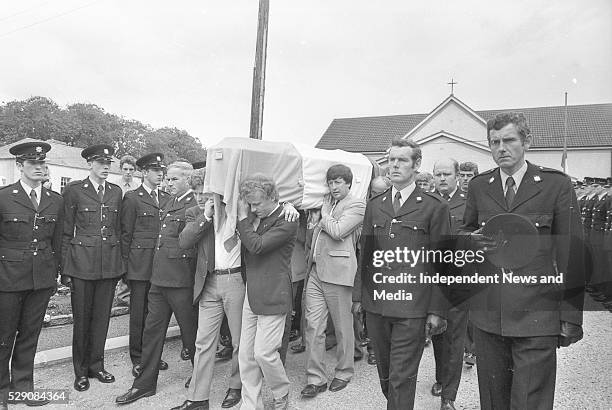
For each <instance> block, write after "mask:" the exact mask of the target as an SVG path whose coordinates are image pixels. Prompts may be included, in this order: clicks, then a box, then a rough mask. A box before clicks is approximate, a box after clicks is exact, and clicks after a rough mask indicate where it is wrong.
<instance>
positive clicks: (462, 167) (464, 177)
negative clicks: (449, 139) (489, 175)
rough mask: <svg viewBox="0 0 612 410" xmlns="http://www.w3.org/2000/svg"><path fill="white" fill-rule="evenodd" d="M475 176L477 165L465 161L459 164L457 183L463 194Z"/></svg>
mask: <svg viewBox="0 0 612 410" xmlns="http://www.w3.org/2000/svg"><path fill="white" fill-rule="evenodd" d="M476 175H478V165H476V164H475V163H473V162H469V161H467V162H462V163H461V164H459V181H460V185H461V190H462V191H463V192H467V190H468V184H469V183H470V181H471V180H472V178H474V177H475V176H476Z"/></svg>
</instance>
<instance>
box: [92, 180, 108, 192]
mask: <svg viewBox="0 0 612 410" xmlns="http://www.w3.org/2000/svg"><path fill="white" fill-rule="evenodd" d="M89 182H91V185H92V186H93V188H94V191H96V193H98V187H99V186H100V185H101V186H102V193H104V191H105V190H106V186H105V185H104V182H102V184H98V183H96V182H94V181H93V180H92V179H91V178H89Z"/></svg>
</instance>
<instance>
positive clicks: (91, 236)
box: [62, 144, 123, 391]
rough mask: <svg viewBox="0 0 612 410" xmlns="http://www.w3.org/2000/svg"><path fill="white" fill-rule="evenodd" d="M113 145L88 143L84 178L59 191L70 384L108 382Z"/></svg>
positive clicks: (114, 246) (116, 240)
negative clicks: (69, 322)
mask: <svg viewBox="0 0 612 410" xmlns="http://www.w3.org/2000/svg"><path fill="white" fill-rule="evenodd" d="M113 153H114V148H113V147H111V146H110V145H105V144H101V145H93V146H91V147H87V148H85V149H84V150H83V151H82V152H81V156H82V157H83V158H85V159H86V160H87V164H88V166H89V177H88V178H86V179H84V180H82V181H75V182H72V183H70V184H69V185H68V186H66V189H65V190H64V230H63V241H62V258H63V263H62V269H63V271H62V282H63V283H64V284H67V285H68V286H70V289H71V302H72V314H73V317H74V330H73V337H72V362H73V365H74V373H75V376H76V377H75V381H74V388H75V389H76V390H78V391H84V390H87V389H89V380H88V378H89V377H92V378H96V379H98V380H99V381H100V382H102V383H113V382H114V381H115V377H114V376H113V375H112V374H110V373H109V372H107V371H106V370H105V369H104V344H105V342H106V334H107V332H108V323H109V320H110V313H111V307H112V305H113V296H114V293H115V285H116V284H117V280H118V279H119V278H120V277H121V275H122V273H123V268H122V263H121V238H120V235H121V221H120V215H121V197H122V196H121V188H119V187H118V186H117V185H115V184H111V183H109V182H108V181H106V178H107V177H108V172H109V169H110V165H111V162H112V160H113V159H112V158H113V157H112V155H113Z"/></svg>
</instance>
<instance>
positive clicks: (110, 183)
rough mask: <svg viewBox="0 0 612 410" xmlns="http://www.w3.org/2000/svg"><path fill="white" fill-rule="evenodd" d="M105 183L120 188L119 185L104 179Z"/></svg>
mask: <svg viewBox="0 0 612 410" xmlns="http://www.w3.org/2000/svg"><path fill="white" fill-rule="evenodd" d="M106 183H107V184H108V185H110V186H112V187H117V188H119V189H121V187H120V186H119V185H117V184H113V183H112V182H108V181H106Z"/></svg>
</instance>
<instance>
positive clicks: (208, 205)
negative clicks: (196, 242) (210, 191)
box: [204, 198, 215, 219]
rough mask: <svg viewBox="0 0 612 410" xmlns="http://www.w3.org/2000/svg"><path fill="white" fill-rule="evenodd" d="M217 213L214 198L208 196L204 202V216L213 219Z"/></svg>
mask: <svg viewBox="0 0 612 410" xmlns="http://www.w3.org/2000/svg"><path fill="white" fill-rule="evenodd" d="M214 214H215V202H214V201H213V199H212V198H208V199H207V200H206V202H204V216H205V217H206V218H208V219H211V218H212V217H213V215H214Z"/></svg>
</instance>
